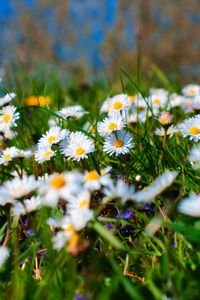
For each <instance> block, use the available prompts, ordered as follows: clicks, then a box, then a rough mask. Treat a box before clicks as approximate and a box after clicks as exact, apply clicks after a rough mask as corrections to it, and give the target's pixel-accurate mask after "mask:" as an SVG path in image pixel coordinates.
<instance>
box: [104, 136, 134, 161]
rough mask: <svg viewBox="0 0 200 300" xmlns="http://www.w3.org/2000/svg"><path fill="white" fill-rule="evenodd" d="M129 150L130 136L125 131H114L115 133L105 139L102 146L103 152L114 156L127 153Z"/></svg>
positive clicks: (131, 144)
mask: <svg viewBox="0 0 200 300" xmlns="http://www.w3.org/2000/svg"><path fill="white" fill-rule="evenodd" d="M131 148H133V143H132V136H131V134H130V133H129V132H127V131H116V133H113V134H111V135H110V136H108V137H106V139H105V142H104V145H103V150H104V151H105V152H106V153H108V154H109V155H113V154H115V155H116V156H118V155H120V154H126V153H129V152H130V149H131Z"/></svg>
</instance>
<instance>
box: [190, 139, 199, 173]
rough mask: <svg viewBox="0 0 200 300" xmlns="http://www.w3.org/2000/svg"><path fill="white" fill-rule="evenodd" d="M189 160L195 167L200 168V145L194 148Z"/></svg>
mask: <svg viewBox="0 0 200 300" xmlns="http://www.w3.org/2000/svg"><path fill="white" fill-rule="evenodd" d="M188 160H189V161H190V163H191V164H192V167H193V168H194V169H198V168H200V145H198V146H197V147H194V148H192V150H191V151H190V155H189V157H188Z"/></svg>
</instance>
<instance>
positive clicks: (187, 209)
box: [178, 194, 200, 217]
mask: <svg viewBox="0 0 200 300" xmlns="http://www.w3.org/2000/svg"><path fill="white" fill-rule="evenodd" d="M178 211H179V212H181V213H182V214H185V215H189V216H192V217H200V195H197V194H192V195H190V196H189V197H187V198H185V199H183V201H181V203H180V204H179V206H178Z"/></svg>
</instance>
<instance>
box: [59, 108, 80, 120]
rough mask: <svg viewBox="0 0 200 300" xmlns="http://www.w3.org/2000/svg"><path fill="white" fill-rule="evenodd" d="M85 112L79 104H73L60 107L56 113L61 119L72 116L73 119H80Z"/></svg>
mask: <svg viewBox="0 0 200 300" xmlns="http://www.w3.org/2000/svg"><path fill="white" fill-rule="evenodd" d="M85 113H86V112H85V111H84V109H83V107H82V106H81V105H74V106H68V107H64V108H62V109H61V110H60V111H58V112H57V115H59V116H60V117H62V118H63V119H67V118H70V117H73V118H75V119H80V118H81V117H82V116H83V115H84V114H85Z"/></svg>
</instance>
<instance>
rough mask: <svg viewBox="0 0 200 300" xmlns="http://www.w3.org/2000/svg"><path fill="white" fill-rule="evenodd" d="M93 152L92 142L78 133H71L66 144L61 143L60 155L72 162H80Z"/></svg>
mask: <svg viewBox="0 0 200 300" xmlns="http://www.w3.org/2000/svg"><path fill="white" fill-rule="evenodd" d="M94 151H95V146H94V143H93V141H91V140H90V139H89V138H88V137H87V136H85V135H84V134H83V133H82V132H79V131H77V132H75V133H74V132H73V133H71V134H70V136H69V141H68V142H67V141H65V142H63V143H61V153H63V154H64V155H65V156H67V157H68V159H72V160H77V161H80V160H81V159H84V158H87V157H88V154H89V153H91V152H94Z"/></svg>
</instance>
